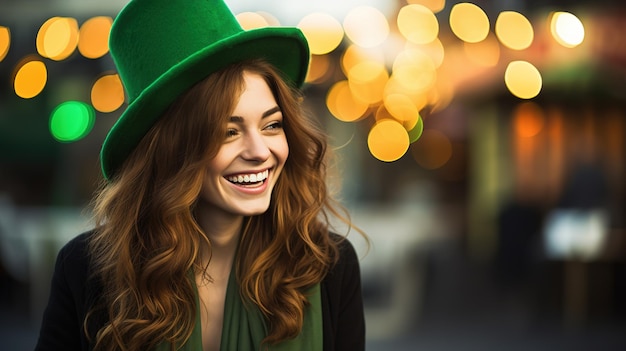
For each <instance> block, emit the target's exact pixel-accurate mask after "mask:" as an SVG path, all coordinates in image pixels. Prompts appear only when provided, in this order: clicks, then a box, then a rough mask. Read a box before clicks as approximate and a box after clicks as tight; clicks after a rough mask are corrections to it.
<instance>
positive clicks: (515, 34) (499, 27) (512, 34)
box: [495, 11, 535, 50]
mask: <svg viewBox="0 0 626 351" xmlns="http://www.w3.org/2000/svg"><path fill="white" fill-rule="evenodd" d="M495 32H496V35H497V36H498V39H500V42H501V43H502V45H504V46H506V47H508V48H510V49H513V50H524V49H527V48H528V47H529V46H530V44H532V42H533V38H534V36H535V34H534V31H533V26H532V25H531V24H530V21H529V20H528V19H527V18H526V17H524V15H522V14H521V13H519V12H515V11H503V12H501V13H500V14H499V15H498V19H497V20H496V25H495Z"/></svg>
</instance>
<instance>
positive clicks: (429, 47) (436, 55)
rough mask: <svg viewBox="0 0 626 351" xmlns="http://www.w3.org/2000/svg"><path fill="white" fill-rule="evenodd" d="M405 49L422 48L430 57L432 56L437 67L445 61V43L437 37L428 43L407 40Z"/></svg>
mask: <svg viewBox="0 0 626 351" xmlns="http://www.w3.org/2000/svg"><path fill="white" fill-rule="evenodd" d="M405 50H420V51H422V52H423V53H425V54H426V55H428V57H430V58H431V60H432V61H433V63H434V64H435V67H439V66H441V64H442V63H443V58H444V56H445V53H444V49H443V44H442V43H441V40H439V38H435V40H433V41H431V42H430V43H428V44H413V43H411V42H407V43H406V45H405Z"/></svg>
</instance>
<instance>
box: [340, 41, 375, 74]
mask: <svg viewBox="0 0 626 351" xmlns="http://www.w3.org/2000/svg"><path fill="white" fill-rule="evenodd" d="M363 61H375V62H379V63H381V64H384V63H385V55H384V53H383V51H382V50H377V49H366V48H362V47H360V46H357V45H350V46H348V48H347V49H346V50H345V51H344V52H343V55H342V56H341V70H342V71H343V74H344V75H346V76H348V72H350V70H351V69H352V67H354V66H356V65H357V64H358V63H360V62H363Z"/></svg>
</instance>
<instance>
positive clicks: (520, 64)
mask: <svg viewBox="0 0 626 351" xmlns="http://www.w3.org/2000/svg"><path fill="white" fill-rule="evenodd" d="M504 82H505V83H506V87H507V88H508V89H509V91H510V92H511V93H512V94H513V95H515V96H517V97H519V98H521V99H532V98H534V97H535V96H537V95H538V94H539V92H540V91H541V86H542V84H543V83H542V79H541V74H540V73H539V71H538V70H537V68H535V66H533V65H532V64H531V63H529V62H526V61H513V62H511V63H509V65H508V66H507V68H506V71H505V72H504Z"/></svg>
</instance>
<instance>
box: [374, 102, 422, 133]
mask: <svg viewBox="0 0 626 351" xmlns="http://www.w3.org/2000/svg"><path fill="white" fill-rule="evenodd" d="M383 103H384V106H385V109H386V110H387V111H388V112H389V114H390V115H391V116H392V117H393V118H394V119H395V120H397V121H398V122H400V123H402V125H403V126H404V128H405V129H406V130H407V131H408V130H411V129H413V127H415V125H416V124H417V120H418V119H419V111H418V110H417V107H416V106H415V105H414V104H413V101H411V99H410V98H409V97H408V96H406V95H403V94H389V95H387V96H385V99H384V100H383Z"/></svg>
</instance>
